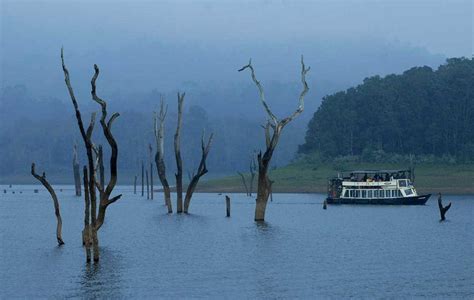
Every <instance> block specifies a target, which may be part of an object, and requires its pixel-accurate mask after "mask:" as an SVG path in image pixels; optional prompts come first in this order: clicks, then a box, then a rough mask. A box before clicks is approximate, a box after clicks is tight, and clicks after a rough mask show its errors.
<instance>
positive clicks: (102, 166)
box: [97, 145, 105, 186]
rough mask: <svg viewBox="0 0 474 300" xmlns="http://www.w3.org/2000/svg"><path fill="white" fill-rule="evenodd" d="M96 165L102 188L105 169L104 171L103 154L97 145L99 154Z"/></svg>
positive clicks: (100, 147)
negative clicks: (97, 164)
mask: <svg viewBox="0 0 474 300" xmlns="http://www.w3.org/2000/svg"><path fill="white" fill-rule="evenodd" d="M97 156H98V157H97V159H98V163H99V178H100V179H99V180H100V186H104V184H105V169H104V152H103V150H102V145H99V152H98V155H97Z"/></svg>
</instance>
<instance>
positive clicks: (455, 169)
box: [199, 163, 474, 194]
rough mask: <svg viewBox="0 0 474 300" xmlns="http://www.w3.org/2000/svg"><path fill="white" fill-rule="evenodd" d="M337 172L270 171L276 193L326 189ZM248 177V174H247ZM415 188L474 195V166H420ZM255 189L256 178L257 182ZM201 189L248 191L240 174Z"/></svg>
mask: <svg viewBox="0 0 474 300" xmlns="http://www.w3.org/2000/svg"><path fill="white" fill-rule="evenodd" d="M406 167H407V166H406V165H397V164H368V163H348V164H346V165H344V169H345V170H363V169H405V168H406ZM336 174H337V171H336V168H335V167H334V166H333V165H331V164H321V165H309V164H303V163H297V164H292V165H289V166H286V167H283V168H279V169H275V170H272V171H271V172H270V178H271V179H272V180H274V181H275V182H274V184H273V190H274V192H288V193H290V192H295V193H314V192H326V184H327V178H328V177H331V176H334V175H336ZM246 175H247V177H249V175H248V174H246ZM415 176H416V177H415V187H416V188H417V191H418V192H419V193H438V192H441V193H446V194H474V165H473V164H469V165H447V164H446V165H443V164H424V165H417V166H416V169H415ZM254 186H255V187H254V190H255V189H256V179H255V182H254ZM199 191H201V192H222V193H232V192H245V189H244V187H243V184H242V180H241V178H240V177H239V176H237V175H236V176H229V177H224V178H219V179H213V180H208V181H205V182H202V183H200V184H199Z"/></svg>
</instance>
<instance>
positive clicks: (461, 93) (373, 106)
mask: <svg viewBox="0 0 474 300" xmlns="http://www.w3.org/2000/svg"><path fill="white" fill-rule="evenodd" d="M473 71H474V62H473V60H472V58H471V59H468V58H451V59H448V60H447V61H446V63H445V64H443V65H441V66H439V68H438V69H437V70H432V69H431V68H430V67H426V66H425V67H414V68H411V69H409V70H407V71H405V72H404V73H403V74H401V75H393V74H392V75H388V76H385V77H383V78H381V77H380V76H373V77H370V78H366V79H365V80H364V81H363V83H362V84H360V85H358V86H357V87H353V88H349V89H348V90H346V91H341V92H338V93H335V94H332V95H329V96H326V97H324V98H323V101H322V104H321V106H320V107H319V108H318V110H317V111H316V112H315V113H314V116H313V118H312V119H311V121H310V122H309V124H308V129H307V132H306V137H305V143H304V144H303V145H301V146H300V147H299V152H300V153H303V154H309V153H319V154H320V155H322V156H323V157H326V158H334V157H338V156H349V155H350V156H357V155H364V154H367V153H374V152H377V151H379V152H383V153H394V154H395V153H396V154H402V155H408V154H413V155H434V156H437V157H438V156H439V157H441V156H451V157H454V158H455V159H456V160H457V161H461V162H466V161H474V98H473V95H474V93H473V92H474V91H473V89H474V76H473V74H474V72H473Z"/></svg>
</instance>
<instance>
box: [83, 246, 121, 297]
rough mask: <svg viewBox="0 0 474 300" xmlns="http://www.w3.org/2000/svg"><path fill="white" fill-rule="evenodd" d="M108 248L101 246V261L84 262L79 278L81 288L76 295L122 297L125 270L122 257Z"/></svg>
mask: <svg viewBox="0 0 474 300" xmlns="http://www.w3.org/2000/svg"><path fill="white" fill-rule="evenodd" d="M112 253H113V252H111V251H109V249H107V248H103V247H102V248H101V253H100V254H101V261H100V262H99V263H84V265H83V267H82V272H81V276H80V280H79V286H78V287H79V289H78V291H77V294H76V295H74V296H75V297H80V298H98V297H101V296H104V291H107V293H106V295H107V297H112V298H121V297H123V296H124V295H123V294H122V293H121V286H122V278H121V274H122V273H123V270H122V268H121V265H120V257H117V256H115V255H113V254H112Z"/></svg>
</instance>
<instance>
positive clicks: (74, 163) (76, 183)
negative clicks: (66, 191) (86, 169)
mask: <svg viewBox="0 0 474 300" xmlns="http://www.w3.org/2000/svg"><path fill="white" fill-rule="evenodd" d="M72 169H73V173H74V187H75V189H76V196H78V197H80V196H81V192H82V191H81V174H80V170H79V169H80V165H79V161H78V159H77V145H76V144H74V147H73V155H72Z"/></svg>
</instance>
